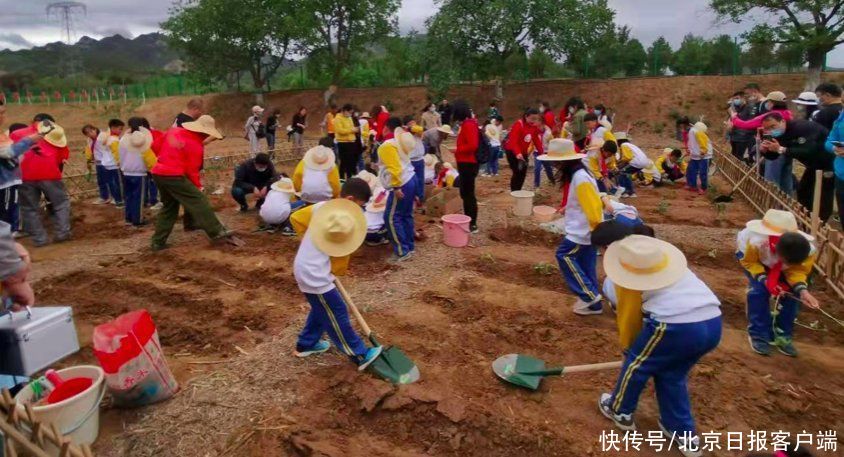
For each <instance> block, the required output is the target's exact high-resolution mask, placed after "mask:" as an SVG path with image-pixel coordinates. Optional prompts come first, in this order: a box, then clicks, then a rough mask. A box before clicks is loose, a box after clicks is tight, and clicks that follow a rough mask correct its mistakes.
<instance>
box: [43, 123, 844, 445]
mask: <svg viewBox="0 0 844 457" xmlns="http://www.w3.org/2000/svg"><path fill="white" fill-rule="evenodd" d="M637 143H639V144H640V145H641V146H645V147H646V148H647V149H648V151H649V152H653V151H655V150H657V148H661V147H662V146H665V145H666V144H663V142H662V141H661V140H658V139H657V137H655V136H652V135H648V136H643V137H642V138H640V139H639V140H638V141H637ZM669 144H670V142H669ZM508 180H509V171H504V172H503V174H502V176H500V177H498V178H479V184H478V188H479V195H480V202H481V203H480V205H481V206H480V214H481V216H480V226H481V233H480V234H479V235H475V236H473V238H472V244H471V246H470V247H468V248H465V249H452V248H448V247H446V246H444V245H443V244H442V242H441V238H442V231H441V228H440V226H439V224H438V223H437V221H435V220H430V219H428V218H425V217H424V216H418V217H417V224H418V225H419V226H421V227H422V228H423V230H424V231H425V233H426V234H427V235H428V240H427V241H424V242H421V243H420V244H419V246H418V249H417V254H418V256H417V257H416V258H415V259H413V260H412V261H411V262H408V263H406V264H402V265H401V266H396V265H391V264H388V263H387V262H386V259H387V258H388V256H389V252H388V248H387V247H381V248H370V247H363V248H362V249H361V250H360V251H359V252H358V253H356V254H355V257H354V258H353V260H352V268H351V274H350V276H348V277H347V278H344V282H345V283H346V285H347V288H348V289H349V291H350V293H351V294H352V296H353V297H354V298H355V300H356V301H357V304H358V306H360V307H361V308H362V311H363V313H364V314H365V315H366V316H367V319H368V321H369V324H370V325H371V326H372V327H373V329H374V330H375V331H376V332H377V333H378V334H379V336H381V339H382V340H383V341H385V342H387V343H390V344H396V345H399V346H401V347H402V348H403V349H404V350H405V351H406V352H407V353H408V354H409V355H410V356H411V357H412V358H413V359H414V360H415V361H416V362H417V363H418V365H419V368H420V370H421V372H422V380H421V381H420V382H419V383H417V384H414V385H410V386H403V387H400V388H395V387H392V386H390V385H389V384H387V383H385V382H383V381H380V380H377V379H374V378H372V377H371V376H370V375H368V374H363V373H358V371H357V370H356V369H355V368H354V367H353V366H352V365H351V364H350V363H348V362H347V361H346V360H345V358H344V357H343V356H341V355H339V354H338V353H337V352H336V351H334V350H332V351H331V352H330V353H328V354H326V355H324V356H321V357H315V358H311V359H307V360H300V359H297V358H295V357H293V355H292V351H293V347H294V343H295V338H296V334H297V332H298V331H299V329H300V328H301V325H302V324H303V321H304V318H305V316H306V313H307V309H308V305H307V303H306V302H305V300H304V298H303V297H302V295H301V294H300V293H299V292H298V289H297V286H296V283H295V281H294V278H293V274H292V261H293V256H294V255H295V252H296V248H297V243H296V240H295V239H291V238H285V237H282V236H280V235H273V234H266V233H253V232H252V230H253V229H254V227H255V225H256V222H255V221H256V220H255V218H256V215H255V214H254V213H247V214H239V213H237V212H236V205H235V204H234V203H233V202H232V201H231V200H230V198H229V197H228V195H227V190H228V187H227V186H228V184H229V182H230V177H229V176H227V175H223V174H215V175H212V176H207V177H206V182H216V183H218V184H219V185H220V186H221V187H222V186H225V192H224V193H223V194H222V195H215V196H213V197H212V201H213V203H214V205H215V207H216V208H217V209H218V211H219V215H220V217H221V218H222V219H223V221H224V223H225V224H227V225H228V226H230V227H233V228H236V229H238V230H240V231H241V232H242V233H243V234H244V235H243V238H244V239H245V240H246V241H247V243H248V244H247V246H245V247H243V248H239V249H235V248H229V247H214V246H210V245H209V244H208V243H207V241H206V240H205V239H204V235H202V234H200V233H183V232H182V231H181V229H180V228H179V227H177V229H176V230H175V232H174V236H173V238H172V239H171V241H172V244H173V247H172V248H171V249H168V250H166V251H164V252H161V253H155V254H153V253H151V252H150V251H149V249H148V247H147V246H148V242H149V237H150V234H151V231H152V229H151V228H144V229H142V230H140V231H138V230H136V229H130V228H124V226H123V224H122V213H121V212H120V211H119V210H117V209H114V208H112V207H98V206H94V205H91V204H89V203H87V202H81V203H78V204H76V205H75V206H74V207H73V212H74V235H75V239H74V240H73V241H72V242H70V243H65V244H60V245H55V246H50V247H47V248H43V249H39V250H34V251H33V256H34V259H35V262H36V265H35V271H36V273H37V276H38V280H37V284H36V289H37V297H38V300H39V302H40V303H42V304H53V303H61V304H70V305H72V306H73V307H74V312H75V316H76V323H77V326H78V327H79V329H80V333H81V340H82V341H81V343H82V345H83V346H84V348H85V349H83V351H82V352H81V353H80V354H79V355H77V356H74V357H73V358H72V359H71V360H68V361H67V362H66V363H67V364H74V363H79V362H89V363H90V362H93V361H94V358H93V355H92V353H91V349H90V336H91V332H92V329H93V327H94V326H95V325H97V324H99V323H101V322H104V321H106V320H108V319H110V318H113V317H115V316H117V315H119V314H121V313H123V312H126V311H129V310H133V309H138V308H146V309H148V310H149V311H150V312H151V313H152V316H153V318H154V320H155V322H156V324H157V325H158V327H159V331H160V335H161V341H162V344H163V345H164V348H165V352H166V354H167V356H168V361H169V363H170V365H171V368H172V369H173V370H174V373H175V375H176V377H177V378H178V380H179V382H180V383H181V391H180V393H179V394H178V395H177V396H176V397H175V398H173V399H171V400H170V401H167V402H165V403H162V404H159V405H154V406H150V407H146V408H142V409H137V410H130V411H124V410H117V409H114V408H111V407H110V406H106V407H105V409H104V411H103V417H102V430H101V435H100V439H99V441H98V442H97V444H96V449H95V450H96V452H97V453H98V455H104V456H153V455H155V456H217V455H238V456H288V455H307V456H310V455H313V456H385V457H386V456H416V455H430V456H463V455H472V456H474V455H485V456H505V455H506V456H514V455H518V456H552V455H553V456H585V455H590V456H591V455H600V454H602V452H601V446H600V443H599V437H600V434H601V432H602V431H608V430H610V429H611V424H610V423H609V422H608V421H607V420H606V419H604V418H603V417H602V416H601V415H600V414H599V412H598V410H597V408H596V402H597V398H598V396H599V395H600V393H601V392H606V391H610V390H611V389H612V386H613V382H614V380H615V376H616V372H602V373H597V374H582V375H578V374H573V375H570V376H567V377H565V378H563V379H553V378H552V379H547V380H546V381H544V384H543V386H542V387H541V389H540V391H538V392H535V393H532V392H527V391H522V390H517V389H515V388H511V387H508V386H506V385H504V384H502V383H501V382H499V381H498V380H497V379H496V378H495V376H494V375H493V374H492V371H491V369H490V363H491V362H492V360H494V359H495V358H496V357H498V356H499V355H503V354H506V353H511V352H521V353H527V354H532V355H535V356H537V357H540V358H543V359H546V360H548V361H553V362H557V363H561V364H568V365H573V364H580V363H594V362H604V361H611V360H616V359H620V357H621V356H620V353H619V350H618V342H617V334H616V331H615V322H614V317H613V316H612V315H611V314H605V315H602V316H593V317H588V318H584V317H578V316H576V315H574V314H573V313H572V312H571V305H572V304H573V302H574V300H575V298H574V297H573V296H572V295H570V294H569V293H568V292H567V289H566V287H565V285H564V283H563V280H562V279H561V277H560V275H559V272H558V271H556V267H554V268H553V269H551V270H549V271H547V272H543V271H542V270H544V268H542V267H540V268H535V266H537V265H539V264H541V263H545V264H551V265H555V260H554V251H555V248H556V245H557V244H558V242H559V238H558V237H557V236H554V235H551V234H548V233H545V232H543V231H541V230H540V229H539V228H538V227H537V225H536V224H535V223H534V222H532V221H530V220H520V219H518V218H516V217H514V216H512V215H511V213H510V211H509V209H510V206H511V201H510V197H509V195H508V192H506V191H505V188H507V182H508ZM716 184H721V185H722V186H723V184H722V183H720V182H717V180H716ZM540 192H541V193H540V197H539V198H538V201H539V202H547V203H551V204H556V203H557V200H558V198H559V197H558V195H559V194H558V191H557V190H556V189H553V188H551V187H543V188H542V189H541V191H540ZM639 195H640V198H638V199H636V200H632V202H633V204H634V205H636V206H637V207H638V208H639V210H640V212H641V213H642V217H643V218H644V219H645V221H646V222H648V223H650V224H653V225H654V226H655V228H656V230H657V234H658V236H659V237H661V238H664V239H666V240H669V241H671V242H673V243H675V244H677V245H678V246H679V247H680V248H681V249H682V250H683V251H684V252H685V253H686V255H687V256H688V258H689V262H690V265H691V268H692V269H693V270H694V271H695V272H696V273H697V274H698V275H700V276H701V278H702V279H703V280H704V281H705V282H706V283H707V284H709V285H710V287H712V288H713V289H714V291H715V292H716V293H717V295H718V296H719V298H720V299H721V300H722V304H723V311H724V314H725V332H724V338H723V341H722V343H721V345H720V347H719V348H718V349H717V350H716V351H715V352H714V353H712V354H710V355H709V356H707V357H706V358H705V359H704V360H703V361H702V363H701V364H700V365H698V367H697V368H695V370H694V371H693V374H692V377H691V382H690V385H691V390H692V398H693V404H694V409H695V413H696V419H697V423H698V427H699V429H700V430H701V431H710V430H714V431H719V432H727V431H731V432H744V433H748V432H750V431H751V430H766V431H768V432H769V433H770V432H772V431H777V430H780V429H781V430H784V431H789V432H791V433H799V432H802V431H803V430H806V431H808V432H809V433H813V434H817V433H818V432H819V431H826V430H842V429H843V428H844V427H842V426H844V423H842V422H844V420H842V417H844V416H842V415H841V409H842V406H844V401H842V397H841V395H840V394H841V392H842V391H844V380H843V379H842V377H841V373H844V350H842V346H843V345H844V332H842V329H841V328H840V327H833V325H834V324H833V323H832V322H831V321H829V320H827V319H825V318H823V317H822V316H820V314H818V313H816V312H811V311H808V312H804V313H803V314H802V315H801V316H800V322H801V323H804V324H810V323H812V322H814V321H819V323H820V330H810V329H807V328H804V327H798V329H797V334H796V342H797V347H798V349H799V350H800V351H801V354H800V357H799V358H798V359H794V360H792V359H788V358H786V357H785V356H782V355H779V354H777V355H774V356H772V357H770V358H764V357H760V356H757V355H755V354H752V353H751V352H750V350H749V348H748V344H747V339H746V332H745V325H746V319H745V317H744V288H745V285H746V282H745V280H744V279H743V276H742V273H741V270H740V268H739V266H738V264H737V262H736V261H735V259H734V256H733V251H734V239H735V234H736V232H737V230H738V229H739V228H740V227H742V226H743V224H744V222H745V221H747V220H748V219H751V218H754V216H755V215H754V213H753V212H752V211H751V210H750V209H749V208H748V207H747V206H746V205H744V204H743V203H741V202H737V203H733V204H731V205H730V206H729V209H728V210H727V211H726V213H724V214H722V215H720V217H719V215H718V213H717V212H716V211H715V209H714V208H713V206H712V205H711V204H710V203H709V201H708V200H707V199H706V197H699V196H693V195H692V194H690V193H688V192H686V191H683V190H681V189H674V188H659V189H641V190H640V191H639ZM545 273H549V274H545ZM820 295H821V297H822V298H823V300H822V301H823V304H824V306H825V308H826V309H827V310H828V311H830V312H831V313H833V314H836V315H839V316H840V315H842V314H844V305H842V304H841V303H835V300H833V299H832V298H831V297H830V296H828V295H826V294H824V293H823V291H821V292H820ZM656 421H657V409H656V403H655V400H654V394H653V390H652V389H651V388H649V389H648V390H647V391H646V392H645V393H644V394H643V396H642V401H641V404H640V409H639V411H638V412H637V422H638V424H639V427H640V429H643V430H656V429H657V423H656ZM839 440H840V438H839ZM839 444H840V443H839ZM839 449H840V448H839ZM606 455H617V453H608V454H606ZM627 455H644V456H652V455H657V453H655V452H652V451H648V452H644V451H643V452H641V453H635V452H631V453H629V454H627ZM675 455H679V454H675ZM716 455H733V454H732V453H727V452H721V453H717V454H716ZM828 455H833V454H828ZM839 455H840V454H839Z"/></svg>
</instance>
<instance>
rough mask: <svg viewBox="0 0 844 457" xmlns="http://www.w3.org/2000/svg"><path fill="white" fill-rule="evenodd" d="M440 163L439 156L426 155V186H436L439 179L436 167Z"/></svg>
mask: <svg viewBox="0 0 844 457" xmlns="http://www.w3.org/2000/svg"><path fill="white" fill-rule="evenodd" d="M437 163H439V159H437V156H435V155H433V154H425V184H426V185H427V184H435V183H434V181H436V179H437V170H436V166H437Z"/></svg>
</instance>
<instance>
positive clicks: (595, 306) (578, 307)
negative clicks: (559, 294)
mask: <svg viewBox="0 0 844 457" xmlns="http://www.w3.org/2000/svg"><path fill="white" fill-rule="evenodd" d="M572 311H574V314H577V315H578V316H592V315H595V314H601V313H603V312H604V307H603V305H602V304H601V297H598V298H596V299H595V300H594V301H592V302H591V303H586V302H585V301H583V300H581V299H579V298H578V299H577V301H576V302H575V303H574V306H573V307H572Z"/></svg>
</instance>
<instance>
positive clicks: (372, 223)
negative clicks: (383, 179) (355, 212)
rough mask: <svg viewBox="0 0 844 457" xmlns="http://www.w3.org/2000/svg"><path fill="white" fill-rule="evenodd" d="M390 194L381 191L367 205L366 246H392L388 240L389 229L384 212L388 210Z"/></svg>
mask: <svg viewBox="0 0 844 457" xmlns="http://www.w3.org/2000/svg"><path fill="white" fill-rule="evenodd" d="M388 194H389V192H387V191H386V190H384V189H381V192H379V193H378V194H373V196H372V198H371V199H370V200H369V203H367V205H366V245H367V246H381V245H382V244H390V240H388V239H387V227H385V225H384V210H386V209H387V197H388Z"/></svg>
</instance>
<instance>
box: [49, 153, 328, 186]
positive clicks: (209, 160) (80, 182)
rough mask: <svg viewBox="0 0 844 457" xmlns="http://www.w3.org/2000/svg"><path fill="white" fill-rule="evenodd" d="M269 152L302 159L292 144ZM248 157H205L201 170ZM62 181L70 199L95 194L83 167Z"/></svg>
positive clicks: (287, 159) (281, 157)
mask: <svg viewBox="0 0 844 457" xmlns="http://www.w3.org/2000/svg"><path fill="white" fill-rule="evenodd" d="M316 144H317V142H316V141H315V140H306V141H305V142H304V144H303V145H302V149H301V151H302V152H304V151H307V150H308V149H309V148H312V147H313V146H316ZM266 152H270V151H266ZM271 152H272V153H273V161H274V162H275V163H277V164H281V163H287V162H293V161H298V160H299V159H301V158H302V152H298V151H295V150H294V148H293V145H292V143H282V144H281V145H280V146H279V147H276V148H275V149H273V150H272V151H271ZM250 156H251V154H250V153H249V151H242V152H236V153H232V154H225V155H218V156H212V157H205V162H204V165H203V168H204V170H207V171H214V170H222V169H227V168H228V169H232V170H233V169H234V167H236V166H237V164H239V163H240V162H242V161H243V160H245V159H247V158H249V157H250ZM63 181H64V185H65V187H66V188H67V192H68V195H70V197H71V198H86V197H90V196H93V195H95V194H96V193H97V178H96V176H95V175H94V173H93V172H88V171H87V170H86V169H85V167H84V166H83V165H78V166H76V167H72V168H65V170H64V176H63Z"/></svg>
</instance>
